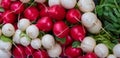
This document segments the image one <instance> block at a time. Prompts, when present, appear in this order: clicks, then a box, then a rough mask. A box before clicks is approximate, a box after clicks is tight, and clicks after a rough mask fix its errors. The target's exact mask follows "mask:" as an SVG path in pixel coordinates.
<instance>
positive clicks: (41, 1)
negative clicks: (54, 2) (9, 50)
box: [35, 0, 46, 3]
mask: <svg viewBox="0 0 120 58" xmlns="http://www.w3.org/2000/svg"><path fill="white" fill-rule="evenodd" d="M35 1H36V2H38V3H44V2H45V1H46V0H35Z"/></svg>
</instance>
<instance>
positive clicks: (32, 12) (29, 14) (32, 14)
mask: <svg viewBox="0 0 120 58" xmlns="http://www.w3.org/2000/svg"><path fill="white" fill-rule="evenodd" d="M38 14H39V11H38V9H37V8H36V7H34V6H31V7H28V8H27V9H26V10H25V11H24V16H25V17H26V18H28V19H29V20H30V21H35V20H36V19H37V18H38Z"/></svg>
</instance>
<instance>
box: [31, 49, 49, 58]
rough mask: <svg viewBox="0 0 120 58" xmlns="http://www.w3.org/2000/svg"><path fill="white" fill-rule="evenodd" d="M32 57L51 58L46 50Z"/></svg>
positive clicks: (35, 53) (37, 52) (39, 51)
mask: <svg viewBox="0 0 120 58" xmlns="http://www.w3.org/2000/svg"><path fill="white" fill-rule="evenodd" d="M32 56H33V58H50V57H49V56H48V53H47V52H46V51H45V50H37V51H35V52H34V53H33V55H32Z"/></svg>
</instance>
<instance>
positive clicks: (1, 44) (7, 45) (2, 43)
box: [0, 40, 12, 51]
mask: <svg viewBox="0 0 120 58" xmlns="http://www.w3.org/2000/svg"><path fill="white" fill-rule="evenodd" d="M11 48H12V43H11V42H5V41H3V40H0V49H4V50H6V51H10V50H11Z"/></svg>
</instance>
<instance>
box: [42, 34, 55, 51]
mask: <svg viewBox="0 0 120 58" xmlns="http://www.w3.org/2000/svg"><path fill="white" fill-rule="evenodd" d="M42 45H43V47H44V48H46V49H50V48H52V47H53V46H54V45H55V40H54V37H53V36H52V35H50V34H46V35H44V36H43V37H42Z"/></svg>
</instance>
